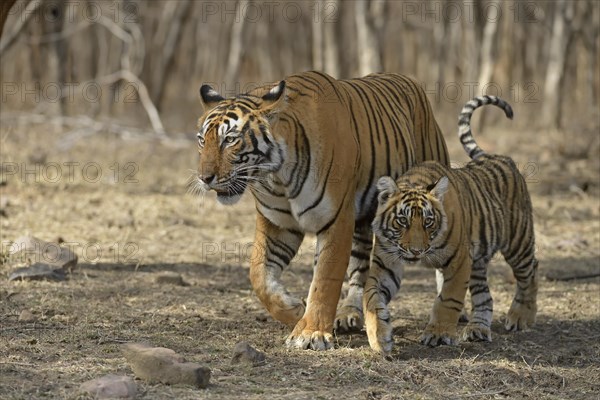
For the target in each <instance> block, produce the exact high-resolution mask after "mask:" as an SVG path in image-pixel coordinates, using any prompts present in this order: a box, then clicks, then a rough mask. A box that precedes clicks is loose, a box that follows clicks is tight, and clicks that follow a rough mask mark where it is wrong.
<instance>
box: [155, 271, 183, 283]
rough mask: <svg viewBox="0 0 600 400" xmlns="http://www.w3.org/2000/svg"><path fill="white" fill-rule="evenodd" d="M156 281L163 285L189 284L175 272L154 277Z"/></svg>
mask: <svg viewBox="0 0 600 400" xmlns="http://www.w3.org/2000/svg"><path fill="white" fill-rule="evenodd" d="M154 282H156V283H158V284H161V285H174V286H188V284H187V282H186V281H184V280H183V277H182V276H181V275H179V274H177V273H174V272H165V273H163V274H160V275H158V276H157V277H156V278H155V279H154Z"/></svg>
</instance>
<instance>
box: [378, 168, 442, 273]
mask: <svg viewBox="0 0 600 400" xmlns="http://www.w3.org/2000/svg"><path fill="white" fill-rule="evenodd" d="M448 185H449V182H448V178H447V177H445V176H444V177H442V178H440V179H439V180H438V181H437V182H435V183H433V184H431V185H429V186H427V187H423V186H419V185H414V184H408V183H400V184H398V183H396V182H395V181H394V180H393V179H392V178H391V177H389V176H384V177H382V178H380V179H379V181H378V182H377V190H378V192H379V195H378V202H379V204H378V207H377V213H376V215H375V219H374V220H373V225H372V226H373V232H374V233H375V235H377V238H378V240H379V242H380V245H381V247H382V249H383V250H384V251H385V252H386V253H388V254H389V255H390V257H392V258H395V257H401V258H403V259H404V260H406V261H409V262H414V261H418V260H420V259H421V258H423V257H426V256H428V255H430V253H429V252H430V251H431V250H432V249H431V246H432V242H435V240H436V238H437V237H438V236H439V235H440V234H441V233H443V232H444V231H445V230H446V214H445V212H444V207H443V198H444V194H446V191H447V190H448Z"/></svg>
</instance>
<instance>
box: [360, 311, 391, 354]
mask: <svg viewBox="0 0 600 400" xmlns="http://www.w3.org/2000/svg"><path fill="white" fill-rule="evenodd" d="M365 319H366V321H365V322H366V327H367V337H368V338H369V345H370V346H371V348H372V349H373V350H375V351H376V352H378V353H380V354H382V355H383V356H385V357H387V356H389V355H390V353H391V352H392V345H393V344H394V341H393V340H392V324H391V323H390V313H389V311H388V310H387V309H386V308H384V309H379V310H376V311H367V312H366V314H365Z"/></svg>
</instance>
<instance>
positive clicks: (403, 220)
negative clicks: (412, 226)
mask: <svg viewBox="0 0 600 400" xmlns="http://www.w3.org/2000/svg"><path fill="white" fill-rule="evenodd" d="M396 221H398V223H399V224H400V225H402V226H403V227H407V226H408V218H406V217H405V216H404V215H400V216H399V217H398V218H396Z"/></svg>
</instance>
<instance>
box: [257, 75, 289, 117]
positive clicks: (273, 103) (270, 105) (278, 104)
mask: <svg viewBox="0 0 600 400" xmlns="http://www.w3.org/2000/svg"><path fill="white" fill-rule="evenodd" d="M284 104H285V81H281V82H279V83H278V84H277V85H275V86H273V88H271V90H269V91H268V92H267V94H265V95H264V96H263V97H262V104H261V105H260V108H261V111H263V112H264V113H265V114H274V113H276V112H277V111H279V110H280V109H281V108H282V107H283V105H284Z"/></svg>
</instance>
